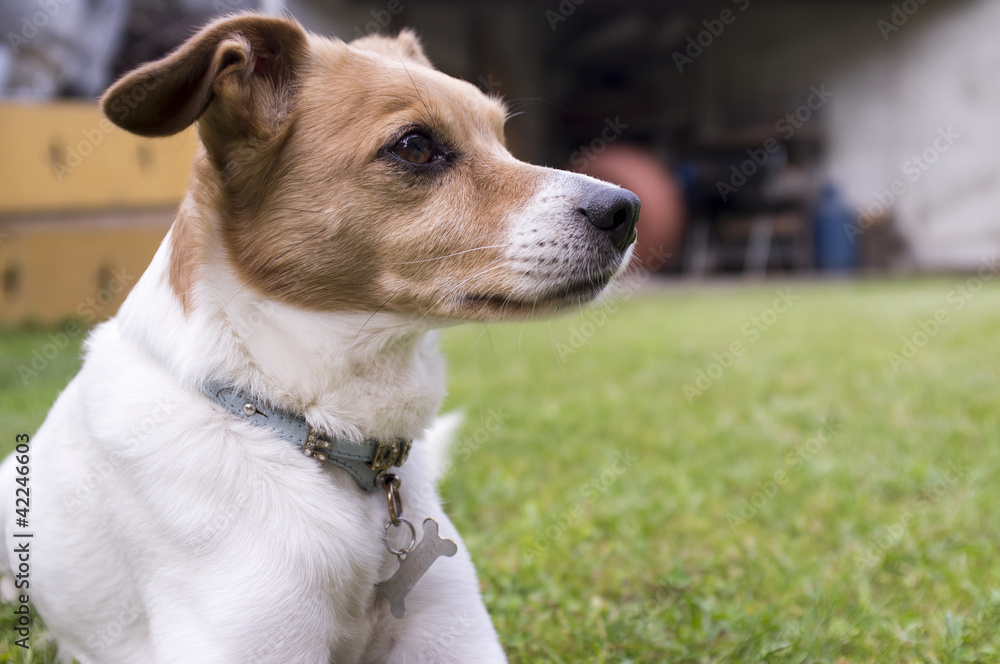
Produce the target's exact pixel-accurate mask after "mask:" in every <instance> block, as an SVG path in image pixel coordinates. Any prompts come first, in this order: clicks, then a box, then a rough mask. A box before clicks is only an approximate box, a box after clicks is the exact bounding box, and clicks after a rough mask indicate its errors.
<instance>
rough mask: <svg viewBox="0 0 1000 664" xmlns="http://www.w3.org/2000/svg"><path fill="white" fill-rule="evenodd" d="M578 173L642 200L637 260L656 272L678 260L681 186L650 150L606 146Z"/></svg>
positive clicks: (683, 215)
mask: <svg viewBox="0 0 1000 664" xmlns="http://www.w3.org/2000/svg"><path fill="white" fill-rule="evenodd" d="M579 172H581V173H585V174H586V175H590V176H592V177H595V178H598V179H600V180H605V181H607V182H611V183H613V184H617V185H618V186H620V187H625V188H626V189H629V190H631V191H632V192H633V193H635V194H636V195H637V196H638V197H639V198H640V200H642V210H641V211H640V212H639V225H638V227H637V230H638V234H639V238H638V240H637V241H636V242H637V243H638V244H637V246H636V252H637V256H638V258H634V259H633V265H635V264H636V261H639V265H641V266H642V267H643V268H645V269H646V270H649V271H650V272H656V271H659V270H662V269H664V268H667V267H670V266H672V265H674V264H676V263H678V262H679V261H680V249H681V242H682V239H683V235H684V223H685V220H686V217H687V212H686V210H685V208H684V196H683V194H682V193H681V188H680V185H679V184H678V183H677V180H676V179H675V178H674V177H673V176H672V175H671V174H670V172H669V171H668V170H667V169H666V167H665V166H664V165H663V163H662V162H661V161H660V160H659V159H657V158H656V157H655V156H653V154H651V153H650V152H649V151H647V150H644V149H642V148H640V147H637V146H634V145H609V146H608V147H607V148H606V149H605V150H604V151H603V152H601V153H600V154H595V155H593V156H592V157H591V158H590V160H589V161H588V162H587V165H586V166H585V167H584V168H582V169H580V170H579Z"/></svg>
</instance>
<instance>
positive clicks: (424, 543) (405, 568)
mask: <svg viewBox="0 0 1000 664" xmlns="http://www.w3.org/2000/svg"><path fill="white" fill-rule="evenodd" d="M457 552H458V546H457V545H456V544H455V543H454V542H452V541H451V540H450V539H443V538H441V537H440V536H439V535H438V523H437V521H435V520H434V519H431V518H429V517H428V518H426V519H424V536H423V538H422V539H421V540H420V543H418V544H417V545H416V546H415V547H414V548H413V549H411V550H409V551H406V552H405V553H404V554H403V555H398V556H397V557H398V558H399V569H397V570H396V573H395V574H393V575H392V578H390V579H389V580H388V581H383V582H381V583H378V584H375V592H376V593H377V594H379V595H381V596H382V597H385V598H386V599H387V600H389V606H390V607H391V609H392V615H393V616H394V617H395V618H402V617H403V615H404V614H405V613H406V607H405V606H403V599H404V598H405V597H406V595H407V593H409V592H410V591H411V590H413V586H415V585H417V582H418V581H420V578H421V577H422V576H423V575H424V573H426V572H427V570H428V569H430V566H431V565H433V564H434V561H435V560H437V559H438V558H439V557H440V556H445V557H447V558H450V557H452V556H454V555H455V554H456V553H457Z"/></svg>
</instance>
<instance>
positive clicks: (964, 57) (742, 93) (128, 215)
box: [0, 0, 1000, 323]
mask: <svg viewBox="0 0 1000 664" xmlns="http://www.w3.org/2000/svg"><path fill="white" fill-rule="evenodd" d="M241 9H259V10H262V11H266V12H270V13H281V12H288V13H290V14H292V15H294V16H295V17H296V18H298V20H299V21H301V22H302V23H303V24H304V25H305V27H306V28H308V29H310V30H313V31H315V32H319V33H323V34H328V35H336V36H338V37H341V38H343V39H345V40H350V39H353V38H355V37H357V36H360V35H365V34H371V33H374V32H385V33H390V34H393V33H395V32H398V31H399V30H400V29H402V28H404V27H412V28H414V29H416V30H417V31H418V32H419V34H420V35H421V37H422V39H423V41H424V44H425V47H426V50H427V53H428V55H429V57H430V58H431V60H432V61H433V62H434V63H435V64H436V66H437V67H438V68H440V69H441V70H443V71H445V72H447V73H449V74H452V75H454V76H458V77H461V78H464V79H466V80H468V81H471V82H472V83H474V84H476V85H478V86H479V87H480V88H482V89H483V90H484V91H487V92H490V93H494V94H498V95H501V96H503V97H504V98H505V99H506V100H507V101H508V102H509V104H510V106H511V109H512V111H514V112H516V113H517V115H516V116H515V117H514V118H513V119H511V120H510V122H509V123H508V140H509V144H510V146H511V149H512V151H513V152H514V154H515V156H517V157H519V158H521V159H525V160H527V161H531V162H534V163H539V164H545V165H549V166H553V167H559V168H569V169H573V170H578V171H583V172H587V173H591V174H593V175H595V176H598V177H601V178H604V179H607V180H611V181H614V182H617V183H620V184H622V185H624V186H626V187H628V188H630V189H632V190H634V191H636V192H637V193H638V194H639V195H640V197H641V198H642V199H643V202H644V206H643V211H642V218H641V220H640V227H639V228H640V233H639V238H640V240H639V241H640V253H639V257H640V259H641V261H642V264H641V266H642V267H643V268H644V269H646V270H648V271H650V272H656V273H660V274H662V275H663V277H664V278H666V279H711V278H715V277H718V276H719V275H724V276H726V277H727V278H733V277H739V278H761V277H764V276H772V275H780V276H782V277H787V276H790V275H791V276H798V275H804V276H807V275H843V274H857V275H868V274H880V273H881V274H884V273H887V272H889V273H898V272H905V273H910V272H914V271H967V270H975V269H977V268H978V267H979V265H980V263H981V262H982V261H983V260H984V259H985V258H986V257H989V256H991V255H992V254H993V253H994V252H995V251H996V250H997V248H998V245H1000V214H998V212H997V210H998V209H1000V163H998V162H1000V149H998V148H1000V145H998V143H1000V135H998V132H997V126H998V125H997V123H996V122H994V115H995V114H996V113H997V109H1000V77H998V76H997V74H996V72H997V71H998V70H1000V41H998V40H997V39H996V37H995V34H994V32H995V29H994V26H996V25H997V24H998V23H1000V3H998V2H995V1H993V0H953V1H944V0H935V2H928V1H927V0H905V1H900V2H895V3H890V2H884V1H871V2H860V1H852V2H843V1H841V2H833V1H819V0H817V1H806V0H801V1H799V2H787V1H786V2H781V1H777V0H774V1H765V0H723V1H718V2H694V1H659V2H657V1H653V0H645V1H643V0H615V1H608V0H522V1H520V2H517V1H509V0H508V1H500V0H497V1H476V2H472V1H463V2H459V1H445V0H375V1H373V2H362V1H360V0H358V1H355V0H259V1H257V0H4V1H3V3H2V4H0V27H2V31H0V34H2V40H0V138H2V145H3V146H4V147H5V150H4V153H5V155H6V158H4V159H2V160H0V269H2V296H0V298H2V303H3V304H2V307H0V322H3V323H18V322H25V321H37V322H43V323H44V322H52V321H56V320H63V319H65V318H67V317H72V316H76V317H81V316H82V317H84V318H85V319H87V318H88V316H89V315H90V314H93V316H90V317H91V318H93V317H106V316H107V315H110V314H112V313H113V312H114V310H115V309H116V308H117V303H118V302H119V301H120V299H121V298H122V297H123V296H124V293H125V291H127V288H128V286H130V285H131V283H132V282H134V280H135V278H137V276H138V274H140V273H141V271H142V270H143V269H144V267H145V266H146V264H147V263H148V261H149V259H150V258H151V256H152V254H153V252H154V250H155V248H156V246H157V245H158V244H159V241H160V240H161V238H162V237H163V235H164V233H165V232H166V230H167V228H168V227H169V225H170V222H171V219H172V214H173V209H174V207H175V206H176V204H177V202H178V201H179V200H180V196H181V194H182V192H183V189H184V184H185V180H186V175H187V170H188V166H189V163H190V159H191V155H192V154H193V152H194V150H195V138H194V134H193V132H192V131H191V130H188V131H187V132H185V133H183V134H181V135H178V136H175V137H171V138H169V139H159V140H148V139H140V138H138V137H133V136H130V135H128V134H126V133H125V132H123V131H122V130H119V129H117V128H115V127H113V126H112V125H111V124H110V123H109V122H108V121H107V120H105V119H103V118H102V116H101V115H100V113H99V111H98V109H97V105H96V101H95V100H96V98H97V97H98V96H99V95H100V94H101V92H102V91H103V90H104V88H105V87H106V86H107V85H108V84H109V83H110V82H111V81H113V80H114V79H115V78H116V77H117V76H119V75H121V74H122V73H124V72H126V71H128V70H129V69H131V68H133V67H135V66H136V65H138V64H140V63H142V62H145V61H148V60H151V59H155V58H158V57H160V56H162V55H164V54H165V53H167V52H168V51H170V50H171V49H173V48H174V47H176V46H177V45H178V44H179V43H180V42H182V41H183V40H184V39H185V38H186V37H188V36H190V35H191V34H192V32H193V31H194V30H195V29H196V28H197V27H199V26H201V25H202V24H204V23H205V22H206V21H208V20H210V19H211V18H212V17H213V16H218V15H221V14H225V13H228V12H231V11H235V10H241ZM95 293H97V294H98V295H99V297H98V299H96V300H95V299H94V298H95ZM81 309H83V310H82V311H81ZM87 322H90V321H89V320H87Z"/></svg>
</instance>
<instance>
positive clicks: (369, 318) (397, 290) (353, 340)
mask: <svg viewBox="0 0 1000 664" xmlns="http://www.w3.org/2000/svg"><path fill="white" fill-rule="evenodd" d="M398 292H399V289H398V288H397V289H396V290H394V291H392V294H391V295H389V297H387V298H385V302H383V303H382V304H380V305H378V309H376V310H375V311H373V312H372V315H371V316H369V317H368V319H367V320H366V321H365V322H364V324H363V325H362V326H361V328H360V329H358V333H357V334H355V335H354V338H353V339H351V345H352V346H353V345H354V342H355V341H357V340H358V337H359V336H361V331H362V330H364V329H365V326H366V325H368V323H370V322H371V320H372V318H375V314H377V313H378V312H380V311H382V307H384V306H385V305H387V304H389V300H391V299H392V298H394V297H395V296H396V293H398Z"/></svg>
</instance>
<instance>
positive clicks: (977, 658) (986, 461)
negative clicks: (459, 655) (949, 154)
mask: <svg viewBox="0 0 1000 664" xmlns="http://www.w3.org/2000/svg"><path fill="white" fill-rule="evenodd" d="M965 282H966V278H965V277H962V278H959V277H955V278H954V279H943V280H931V281H903V282H873V283H818V284H800V285H795V284H792V285H791V293H792V295H794V296H797V297H798V298H799V299H797V300H795V301H794V303H793V304H792V305H791V307H790V308H789V309H788V310H787V311H786V312H784V313H780V314H779V313H776V312H772V313H773V315H772V313H769V312H768V309H769V308H771V307H772V305H773V302H774V300H775V298H776V297H777V296H776V294H775V290H776V289H777V288H779V285H777V284H763V285H759V286H753V287H732V288H729V287H711V288H707V289H674V290H669V291H664V292H656V293H649V292H645V293H638V294H635V295H630V294H627V293H626V294H625V295H624V296H623V298H621V299H620V301H619V302H617V303H615V304H613V305H612V308H613V309H614V311H611V312H608V311H607V308H605V309H602V310H584V311H582V312H578V313H576V314H575V315H572V316H569V317H567V318H564V319H560V320H556V321H553V322H551V323H548V322H543V323H532V324H528V325H524V326H522V325H504V326H493V327H490V328H489V329H487V330H485V331H484V328H483V327H475V326H465V327H458V328H455V329H451V330H448V331H447V333H446V335H445V349H446V351H447V354H448V356H449V359H450V396H449V398H448V401H447V404H446V408H447V409H456V408H457V409H461V410H464V411H465V413H466V423H465V425H464V427H463V431H462V435H461V436H460V440H459V441H458V442H457V443H456V448H455V450H456V455H455V464H454V467H453V468H452V470H451V471H450V472H449V473H448V475H447V476H446V477H445V479H444V481H443V486H442V490H443V494H444V497H445V499H446V501H447V503H448V509H449V511H450V513H451V514H452V515H453V518H454V520H455V522H456V525H457V526H458V527H459V529H460V530H461V532H462V533H463V537H464V538H465V541H466V543H467V544H468V546H469V547H470V549H471V550H472V554H473V558H474V560H475V561H476V563H477V566H478V570H479V574H480V578H481V582H482V587H483V591H484V595H485V598H486V602H487V605H488V607H489V609H490V612H491V613H492V615H493V619H494V622H495V624H496V626H497V630H498V632H499V633H500V637H501V640H502V642H503V643H504V646H505V648H506V650H507V653H508V656H509V657H510V659H511V661H512V662H541V661H545V662H547V661H554V662H567V663H569V662H690V663H695V662H699V663H700V662H753V663H757V662H767V663H777V662H782V663H785V662H787V663H799V662H801V663H803V664H812V663H814V662H823V663H827V662H829V663H831V664H842V663H847V662H851V663H854V662H886V663H889V664H895V663H899V662H927V663H946V662H984V663H985V662H997V661H1000V565H998V564H996V563H994V559H995V558H996V556H997V554H998V549H1000V526H998V524H1000V522H998V520H997V513H998V512H1000V472H998V471H1000V446H998V445H997V442H998V437H1000V436H998V434H997V431H998V421H997V420H998V418H997V411H998V404H1000V398H998V397H1000V381H998V367H1000V288H997V287H995V286H993V285H992V284H989V285H988V287H987V288H985V289H984V290H982V291H981V292H978V293H977V294H975V295H972V296H971V298H967V297H965V296H963V295H960V294H958V293H957V291H956V292H955V293H953V296H952V297H951V299H949V293H951V292H952V291H953V289H955V288H956V287H958V286H960V285H963V284H965ZM780 287H781V288H785V286H784V285H781V286H780ZM958 304H961V305H962V307H961V309H960V310H959V309H957V306H958ZM782 308H784V307H782ZM939 309H943V310H944V312H945V313H946V314H948V319H947V322H945V323H943V324H941V323H939V324H938V329H937V330H936V332H934V334H932V335H927V337H926V339H925V338H922V337H920V334H919V333H920V332H921V322H923V323H924V327H926V328H928V329H932V328H933V326H932V325H930V324H929V323H927V322H926V321H928V320H931V319H933V317H934V314H935V312H936V311H937V310H939ZM755 319H759V321H760V322H759V326H758V327H757V328H755V327H754V325H755V322H754V320H755ZM761 328H763V329H761ZM755 330H756V332H757V333H758V338H756V339H755V340H754V339H753V337H754V335H753V332H754V331H755ZM914 334H917V335H918V337H917V341H918V342H920V343H921V346H922V347H921V348H919V349H917V352H916V354H915V355H914V356H913V357H912V359H909V360H907V361H905V362H897V363H895V364H898V366H893V364H894V363H893V362H892V361H891V360H890V358H889V353H896V354H900V357H902V355H901V345H902V340H903V338H904V337H907V338H911V339H912V338H913V335H914ZM924 334H927V333H926V332H925V333H924ZM44 339H45V334H41V335H38V334H33V335H26V334H20V333H18V334H15V333H5V334H4V335H3V336H0V363H2V366H0V369H2V373H0V380H2V381H3V383H2V386H0V395H2V396H0V409H2V413H3V422H4V427H5V430H4V431H3V432H2V439H0V446H7V447H10V446H11V444H12V442H13V433H14V432H15V430H27V431H32V430H34V429H35V428H36V427H37V425H38V424H39V423H40V421H41V419H42V417H43V416H44V412H45V409H46V408H47V406H48V405H49V403H50V402H51V400H52V398H53V397H54V396H55V394H56V393H57V392H58V390H59V389H60V388H61V386H62V384H64V383H65V375H66V374H67V373H68V372H70V371H71V370H72V366H73V364H74V362H75V361H76V360H75V356H76V351H75V350H67V351H65V352H64V353H63V354H62V355H60V356H59V358H58V362H59V366H58V367H55V366H54V367H53V368H52V369H50V370H48V371H47V372H42V375H41V376H40V377H39V378H38V379H37V381H36V382H34V383H33V384H31V385H27V386H25V385H23V384H22V382H21V379H20V378H19V376H18V374H17V371H16V368H17V364H18V363H19V362H23V361H24V360H25V359H26V358H30V356H31V353H32V350H33V349H34V348H35V347H36V346H37V345H38V344H39V343H42V342H43V341H44ZM924 341H926V343H923V342H924ZM734 342H738V343H740V344H741V346H740V347H737V348H736V350H737V352H739V356H738V357H733V358H728V357H726V356H725V355H724V353H725V352H726V351H727V350H728V349H731V347H732V345H733V343H734ZM730 359H731V361H730ZM716 362H719V365H718V366H716V367H713V363H716ZM723 364H726V365H729V366H727V367H723V366H722V365H723ZM699 372H705V376H706V378H703V379H702V380H701V381H700V384H699V385H697V386H696V379H697V378H698V376H699ZM11 376H13V377H11ZM713 376H714V377H713ZM709 377H711V384H710V385H708V384H707V381H708V380H709ZM685 386H695V387H697V388H699V389H700V391H701V392H702V394H700V395H698V394H695V392H694V390H692V389H686V388H685ZM0 616H2V617H0V620H8V619H9V607H4V608H3V613H2V614H0ZM3 626H4V624H3V623H0V628H2V627H3ZM447 634H448V636H447V637H446V638H452V637H453V638H461V625H460V624H457V625H456V629H455V630H452V631H451V632H448V633H447ZM6 638H7V637H6V636H0V662H2V661H4V659H3V657H4V656H3V654H2V653H3V651H4V648H5V646H4V645H3V644H4V643H7V644H9V640H7V641H3V640H2V639H6ZM7 647H9V646H7ZM20 656H21V655H20V654H18V655H15V656H14V657H13V659H12V660H11V661H15V662H21V661H25V662H28V661H30V662H43V661H44V662H49V661H52V660H51V657H50V655H45V654H40V653H35V656H34V658H29V659H24V658H21V659H19V657H20Z"/></svg>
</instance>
